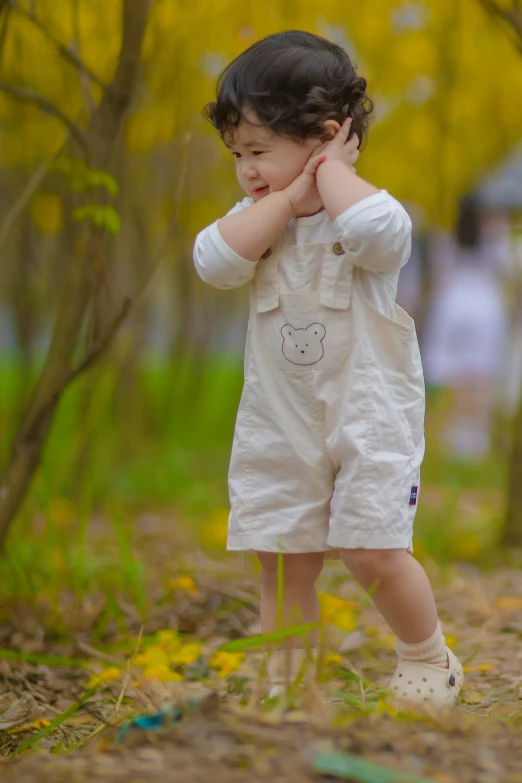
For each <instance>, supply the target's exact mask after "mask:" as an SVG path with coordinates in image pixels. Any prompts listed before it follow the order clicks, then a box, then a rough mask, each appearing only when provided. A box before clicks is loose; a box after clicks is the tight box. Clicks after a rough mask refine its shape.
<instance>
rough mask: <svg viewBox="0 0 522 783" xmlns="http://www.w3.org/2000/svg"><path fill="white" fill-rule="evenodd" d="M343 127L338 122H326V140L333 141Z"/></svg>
mask: <svg viewBox="0 0 522 783" xmlns="http://www.w3.org/2000/svg"><path fill="white" fill-rule="evenodd" d="M340 127H341V126H340V125H339V123H338V122H337V120H325V122H324V135H325V140H326V141H328V140H329V139H333V137H334V136H335V134H336V133H337V131H338V130H339V128H340Z"/></svg>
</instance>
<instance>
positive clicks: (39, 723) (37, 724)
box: [7, 718, 51, 734]
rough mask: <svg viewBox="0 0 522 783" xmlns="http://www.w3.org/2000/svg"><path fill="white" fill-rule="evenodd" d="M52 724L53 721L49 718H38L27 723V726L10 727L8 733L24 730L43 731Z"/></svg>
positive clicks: (17, 732)
mask: <svg viewBox="0 0 522 783" xmlns="http://www.w3.org/2000/svg"><path fill="white" fill-rule="evenodd" d="M50 725H51V721H50V720H47V718H37V719H36V720H34V721H33V722H32V723H27V724H26V725H25V726H15V728H13V729H8V731H7V733H8V734H21V733H22V732H24V731H33V730H34V729H36V730H37V731H41V730H42V729H45V728H47V726H50Z"/></svg>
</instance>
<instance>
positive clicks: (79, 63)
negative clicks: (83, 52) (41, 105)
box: [13, 5, 108, 90]
mask: <svg viewBox="0 0 522 783" xmlns="http://www.w3.org/2000/svg"><path fill="white" fill-rule="evenodd" d="M13 10H14V11H16V13H17V14H20V16H23V17H24V18H25V19H27V20H28V21H29V22H31V24H33V25H34V26H35V27H37V28H38V30H40V32H41V33H42V34H43V35H44V36H45V37H46V38H47V39H48V40H49V41H50V42H51V43H52V44H53V45H54V46H56V48H57V49H58V51H59V53H60V54H61V55H62V57H63V58H64V59H66V60H68V61H69V62H70V63H72V64H73V65H74V66H75V67H76V68H77V69H78V70H79V71H83V72H84V73H86V74H87V76H88V77H89V78H90V79H92V81H93V82H96V84H99V85H100V87H102V88H103V89H104V90H106V89H107V87H108V85H107V84H106V83H105V82H104V81H103V79H100V77H99V76H98V75H97V74H96V73H94V71H92V70H91V69H90V68H89V66H88V65H86V64H85V63H84V62H83V60H82V59H81V58H80V57H79V56H78V55H77V54H76V52H74V50H73V49H70V48H69V47H68V46H66V45H65V44H63V43H62V42H61V41H59V40H58V38H56V36H55V35H54V33H53V32H52V31H51V30H49V28H48V27H47V26H46V25H45V24H44V22H42V20H41V19H39V18H38V17H37V16H35V14H34V13H28V12H27V11H24V9H23V8H20V7H19V6H18V5H15V6H13Z"/></svg>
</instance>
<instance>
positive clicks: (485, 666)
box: [464, 661, 497, 674]
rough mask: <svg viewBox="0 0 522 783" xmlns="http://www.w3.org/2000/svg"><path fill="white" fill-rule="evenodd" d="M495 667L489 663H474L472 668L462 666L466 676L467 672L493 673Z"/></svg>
mask: <svg viewBox="0 0 522 783" xmlns="http://www.w3.org/2000/svg"><path fill="white" fill-rule="evenodd" d="M496 668H497V665H496V664H495V663H493V662H492V661H490V662H489V663H476V664H475V665H474V666H464V671H465V672H466V674H467V673H468V672H490V671H492V670H493V671H495V669H496Z"/></svg>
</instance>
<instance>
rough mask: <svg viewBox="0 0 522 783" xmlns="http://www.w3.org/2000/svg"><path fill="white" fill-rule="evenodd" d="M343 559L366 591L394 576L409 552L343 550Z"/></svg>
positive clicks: (398, 550)
mask: <svg viewBox="0 0 522 783" xmlns="http://www.w3.org/2000/svg"><path fill="white" fill-rule="evenodd" d="M340 554H341V558H342V560H343V563H344V564H345V566H346V567H347V568H348V570H349V571H351V572H352V574H353V575H354V576H355V578H356V579H357V581H358V582H360V583H361V584H362V585H363V586H364V587H365V588H366V589H369V588H370V587H372V585H376V584H378V583H379V582H382V581H384V580H385V579H387V578H388V577H390V576H394V575H395V574H396V573H397V571H398V570H399V569H400V566H401V562H402V560H403V558H404V557H405V556H407V554H408V553H407V552H406V550H405V549H342V550H341V552H340Z"/></svg>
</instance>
